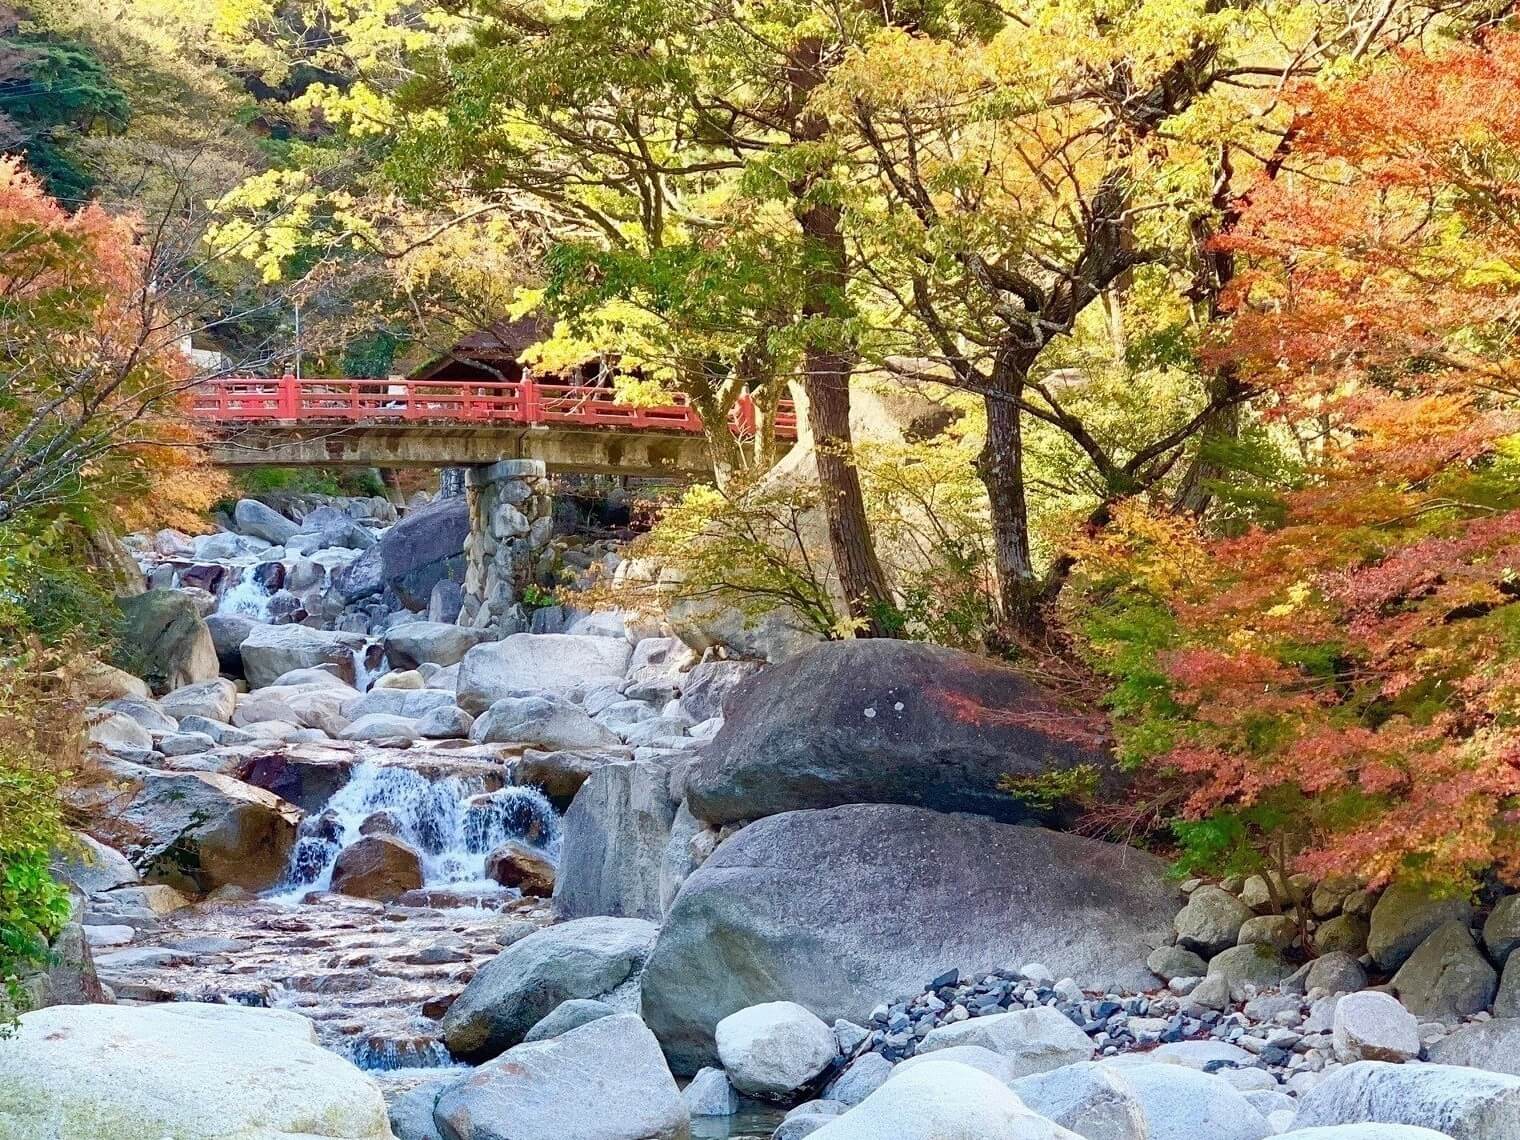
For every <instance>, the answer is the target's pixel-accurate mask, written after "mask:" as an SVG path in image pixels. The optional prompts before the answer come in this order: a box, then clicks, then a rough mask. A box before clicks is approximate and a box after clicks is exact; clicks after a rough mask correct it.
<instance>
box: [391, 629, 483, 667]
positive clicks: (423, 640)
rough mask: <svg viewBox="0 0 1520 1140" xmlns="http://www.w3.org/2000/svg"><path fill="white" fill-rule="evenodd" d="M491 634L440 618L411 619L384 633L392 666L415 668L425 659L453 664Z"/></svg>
mask: <svg viewBox="0 0 1520 1140" xmlns="http://www.w3.org/2000/svg"><path fill="white" fill-rule="evenodd" d="M490 637H491V633H490V631H489V630H484V629H470V628H468V627H466V626H462V625H453V624H451V623H449V622H441V621H409V622H407V623H406V624H405V625H402V626H397V627H396V628H395V629H393V630H391V631H390V632H389V633H387V634H386V635H385V655H386V656H387V657H388V658H390V662H391V665H392V666H394V667H396V668H400V669H414V668H416V667H417V666H418V665H421V664H422V663H423V662H424V661H427V662H431V663H432V664H434V665H453V664H454V663H455V662H458V661H462V660H464V655H465V654H466V653H468V652H469V651H470V650H471V649H473V648H474V647H475V646H477V645H479V644H480V643H481V642H483V641H488V640H490Z"/></svg>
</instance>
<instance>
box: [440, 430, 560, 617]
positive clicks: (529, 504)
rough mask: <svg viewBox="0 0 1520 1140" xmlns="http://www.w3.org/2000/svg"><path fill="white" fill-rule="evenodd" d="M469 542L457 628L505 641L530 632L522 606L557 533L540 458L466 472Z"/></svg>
mask: <svg viewBox="0 0 1520 1140" xmlns="http://www.w3.org/2000/svg"><path fill="white" fill-rule="evenodd" d="M464 484H465V496H466V500H467V502H468V504H469V515H470V534H469V537H468V538H467V539H466V540H465V548H464V552H465V574H464V591H463V593H464V599H463V605H462V607H461V609H460V612H459V624H461V625H467V626H470V627H472V628H475V629H490V630H494V631H496V632H497V633H499V634H501V635H503V636H505V635H506V634H509V633H518V632H521V631H523V630H526V629H527V628H528V622H527V618H526V616H525V614H524V612H523V610H522V609H521V608H520V607H519V606H518V600H519V599H520V598H521V597H522V594H523V590H524V589H525V588H526V587H527V586H528V585H529V583H531V582H532V581H533V570H534V567H535V566H536V565H537V563H538V558H539V555H540V554H542V553H543V551H544V548H545V547H547V546H548V545H549V538H550V536H551V534H552V533H553V530H554V518H553V508H554V504H553V500H552V499H551V498H550V494H549V476H548V471H547V470H546V469H545V467H544V463H543V461H542V460H540V459H503V460H500V461H499V462H496V463H492V464H489V465H487V466H475V467H468V468H466V469H465V477H464Z"/></svg>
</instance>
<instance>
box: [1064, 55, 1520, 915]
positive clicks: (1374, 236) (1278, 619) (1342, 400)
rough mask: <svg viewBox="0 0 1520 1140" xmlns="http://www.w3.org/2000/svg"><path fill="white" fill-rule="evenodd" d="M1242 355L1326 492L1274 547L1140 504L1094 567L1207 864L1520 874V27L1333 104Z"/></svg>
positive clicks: (1278, 521) (1122, 680) (1241, 285)
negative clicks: (1216, 533) (1264, 861)
mask: <svg viewBox="0 0 1520 1140" xmlns="http://www.w3.org/2000/svg"><path fill="white" fill-rule="evenodd" d="M1300 98H1301V100H1302V106H1301V108H1300V115H1299V119H1298V121H1299V122H1300V124H1301V130H1300V133H1299V135H1298V137H1297V139H1296V140H1295V143H1294V147H1293V156H1292V160H1291V162H1290V164H1289V166H1288V169H1287V172H1286V173H1285V174H1284V175H1283V176H1282V177H1279V178H1277V179H1275V180H1271V181H1263V182H1262V183H1261V184H1260V185H1258V186H1256V187H1254V188H1253V189H1252V190H1251V191H1250V192H1249V195H1248V197H1247V198H1246V200H1245V201H1244V203H1243V210H1242V215H1241V222H1240V225H1239V226H1238V227H1237V228H1236V229H1235V230H1234V231H1233V232H1232V234H1231V235H1230V236H1229V238H1228V239H1227V243H1228V248H1229V249H1230V251H1231V252H1232V253H1233V254H1235V255H1236V256H1237V257H1239V258H1241V259H1242V260H1243V262H1244V263H1245V266H1246V268H1244V269H1243V270H1242V272H1241V274H1240V276H1239V277H1238V279H1237V281H1236V283H1235V285H1234V293H1233V297H1232V298H1231V303H1232V305H1233V307H1234V309H1235V316H1234V320H1233V327H1232V330H1231V336H1230V340H1229V343H1228V344H1227V345H1225V346H1224V347H1223V349H1222V350H1221V351H1222V352H1223V354H1225V355H1227V356H1228V357H1229V359H1231V360H1232V361H1233V362H1234V363H1235V364H1236V365H1237V366H1238V367H1239V368H1240V369H1241V370H1242V372H1243V374H1244V375H1246V376H1247V377H1249V379H1250V382H1251V383H1253V384H1255V385H1258V386H1259V387H1260V388H1261V390H1262V391H1263V393H1264V396H1263V411H1262V415H1263V416H1264V417H1265V419H1266V422H1267V424H1268V426H1269V429H1270V430H1271V431H1272V432H1274V433H1276V434H1277V435H1278V437H1279V438H1280V439H1281V441H1282V442H1283V443H1284V445H1285V446H1287V447H1289V448H1290V450H1291V451H1292V452H1293V453H1295V454H1297V455H1298V456H1299V457H1300V460H1301V463H1300V469H1299V474H1298V476H1297V478H1295V479H1293V480H1292V481H1291V483H1290V485H1288V486H1286V487H1284V488H1282V491H1281V493H1280V494H1279V495H1276V496H1273V497H1271V498H1269V499H1264V500H1263V501H1262V502H1261V503H1260V504H1259V508H1260V513H1259V516H1258V522H1257V524H1256V525H1254V526H1252V527H1251V528H1250V529H1249V530H1248V531H1246V532H1245V533H1242V534H1238V535H1235V536H1232V537H1227V538H1223V539H1218V538H1210V537H1209V536H1207V535H1206V534H1205V533H1203V532H1202V531H1201V530H1200V529H1199V527H1198V526H1197V525H1196V524H1195V523H1194V522H1193V521H1192V520H1190V519H1184V518H1181V517H1176V516H1169V515H1166V514H1164V513H1160V512H1154V511H1146V510H1144V509H1143V508H1142V507H1141V506H1140V505H1139V504H1138V503H1134V504H1130V505H1128V506H1127V507H1126V508H1125V510H1124V512H1123V513H1122V515H1121V518H1120V519H1119V521H1118V523H1117V524H1116V526H1115V527H1114V528H1113V529H1112V530H1111V532H1110V533H1109V534H1108V535H1107V536H1105V537H1104V538H1103V539H1102V540H1100V541H1095V542H1092V543H1090V544H1088V545H1087V546H1086V547H1085V548H1084V550H1083V551H1082V554H1083V563H1082V565H1083V573H1084V576H1085V581H1086V583H1087V586H1088V593H1087V597H1088V598H1089V599H1095V600H1096V601H1097V602H1098V606H1097V609H1096V610H1095V611H1093V613H1092V614H1091V615H1089V617H1088V619H1087V620H1088V629H1089V632H1090V633H1091V634H1092V635H1093V644H1094V647H1095V655H1096V659H1097V661H1098V662H1099V664H1100V666H1101V667H1102V668H1104V669H1105V670H1106V671H1108V672H1109V673H1110V674H1112V675H1113V676H1115V677H1116V678H1117V679H1118V685H1117V687H1116V690H1115V705H1116V711H1117V712H1118V713H1119V721H1120V724H1121V729H1122V732H1123V736H1124V740H1125V746H1126V749H1127V750H1128V752H1129V754H1130V758H1131V759H1132V760H1141V759H1144V760H1147V761H1151V762H1153V763H1155V764H1158V765H1160V766H1161V767H1162V768H1163V769H1166V770H1170V771H1172V772H1174V773H1177V774H1180V775H1181V776H1183V777H1184V778H1185V783H1186V787H1187V789H1188V791H1187V799H1186V802H1185V803H1184V804H1183V805H1181V815H1182V816H1183V817H1185V820H1184V822H1183V823H1182V824H1180V825H1179V834H1180V836H1181V837H1182V839H1183V840H1184V844H1185V846H1187V847H1189V848H1190V852H1191V854H1192V855H1193V856H1195V857H1196V858H1198V859H1201V860H1207V861H1213V862H1215V863H1216V864H1217V862H1219V861H1221V860H1223V861H1226V862H1228V861H1229V860H1231V859H1232V858H1233V859H1234V860H1235V861H1236V862H1237V864H1240V863H1242V862H1244V863H1250V862H1251V861H1253V860H1255V859H1259V858H1260V856H1261V854H1262V853H1263V852H1266V853H1267V854H1269V855H1271V856H1272V857H1273V858H1274V859H1277V860H1280V861H1281V862H1282V863H1283V865H1284V866H1285V867H1287V868H1291V869H1301V870H1305V871H1308V872H1311V873H1313V874H1316V875H1323V874H1327V873H1349V874H1354V875H1357V876H1360V877H1362V878H1364V879H1366V880H1367V881H1370V882H1373V883H1378V882H1385V881H1388V880H1389V879H1392V878H1416V879H1422V880H1427V881H1432V882H1436V883H1441V884H1446V885H1465V884H1467V883H1470V882H1471V881H1472V879H1473V878H1474V877H1475V876H1476V875H1478V874H1480V873H1481V872H1483V871H1484V870H1485V869H1487V868H1489V867H1493V868H1495V869H1496V870H1497V872H1498V873H1499V874H1501V875H1503V876H1505V877H1507V878H1509V879H1511V880H1513V879H1516V878H1520V858H1517V850H1520V849H1517V847H1516V839H1517V838H1520V827H1517V823H1520V819H1517V816H1516V814H1515V813H1516V807H1517V804H1520V800H1517V798H1516V797H1517V796H1520V715H1517V710H1520V700H1517V698H1520V605H1517V604H1516V603H1517V602H1520V434H1517V432H1520V402H1517V401H1520V358H1517V354H1516V351H1515V350H1516V342H1515V337H1516V333H1517V325H1516V318H1517V315H1520V231H1517V230H1516V227H1515V224H1514V217H1515V206H1516V203H1517V200H1520V123H1517V121H1516V119H1515V117H1514V114H1513V109H1514V107H1515V105H1516V102H1517V100H1520V36H1514V35H1494V36H1493V37H1491V38H1490V39H1489V40H1488V41H1487V42H1486V43H1485V44H1483V45H1482V46H1460V47H1452V48H1448V49H1446V50H1444V51H1440V52H1436V53H1432V54H1416V53H1408V54H1404V55H1402V56H1400V57H1398V58H1397V59H1396V61H1394V62H1393V63H1392V64H1391V65H1389V66H1384V67H1380V68H1377V69H1375V70H1374V71H1373V72H1372V73H1371V74H1369V75H1367V76H1365V77H1363V78H1360V79H1357V80H1356V81H1353V82H1345V83H1341V84H1331V85H1327V86H1324V87H1320V88H1317V89H1314V90H1312V91H1308V92H1304V93H1302V94H1301V96H1300Z"/></svg>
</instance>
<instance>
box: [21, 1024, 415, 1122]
mask: <svg viewBox="0 0 1520 1140" xmlns="http://www.w3.org/2000/svg"><path fill="white" fill-rule="evenodd" d="M170 1136H172V1137H174V1140H256V1138H258V1140H262V1138H266V1137H267V1138H270V1140H273V1138H275V1137H296V1136H300V1137H311V1138H312V1140H327V1138H332V1140H390V1138H391V1130H390V1127H389V1124H388V1123H387V1119H386V1110H385V1101H384V1099H383V1098H382V1097H381V1095H380V1089H379V1087H378V1086H377V1085H376V1084H375V1082H374V1081H373V1080H371V1079H370V1078H369V1077H368V1076H366V1075H365V1074H364V1073H361V1072H360V1071H359V1070H358V1069H357V1068H355V1067H354V1066H353V1065H352V1064H350V1063H349V1062H348V1061H346V1060H344V1059H343V1058H342V1057H339V1056H338V1055H337V1054H336V1053H332V1052H329V1051H328V1050H326V1049H323V1048H321V1047H320V1046H318V1045H317V1044H316V1034H315V1032H314V1031H313V1029H312V1025H311V1022H310V1021H308V1020H307V1019H306V1018H304V1017H301V1016H299V1015H298V1014H295V1013H291V1012H289V1011H286V1010H277V1009H248V1008H245V1007H243V1006H237V1005H201V1004H196V1003H190V1002H170V1003H166V1004H162V1005H148V1006H127V1005H67V1006H53V1007H50V1008H48V1009H40V1010H34V1011H33V1012H31V1013H25V1014H22V1015H21V1019H20V1022H19V1024H18V1025H17V1026H16V1030H15V1033H14V1034H13V1035H11V1036H9V1037H4V1038H0V1137H3V1138H4V1140H43V1138H44V1137H57V1138H58V1140H163V1138H165V1137H170Z"/></svg>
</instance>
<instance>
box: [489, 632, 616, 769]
mask: <svg viewBox="0 0 1520 1140" xmlns="http://www.w3.org/2000/svg"><path fill="white" fill-rule="evenodd" d="M543 636H550V635H548V634H545V635H543ZM594 640H597V641H603V642H608V643H611V638H605V637H602V638H596V639H594ZM470 739H471V740H473V741H475V742H476V743H477V744H531V745H536V746H537V747H540V748H545V749H549V750H551V751H552V750H554V749H562V748H605V747H607V746H608V745H616V744H618V743H620V742H619V740H618V738H617V736H616V735H615V734H614V733H613V732H611V731H610V730H609V729H606V728H604V727H602V726H601V725H599V724H597V723H596V721H594V720H592V719H591V718H590V717H589V716H587V715H586V712H585V710H584V709H582V708H581V707H580V706H579V705H575V704H572V703H571V702H569V701H567V700H565V699H564V698H562V697H556V696H552V695H545V696H539V697H503V698H502V699H501V700H499V701H496V702H495V703H494V704H492V705H491V707H490V708H488V709H486V710H485V712H483V713H481V714H480V715H479V716H478V717H476V718H475V722H474V723H473V724H472V725H471V726H470Z"/></svg>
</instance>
